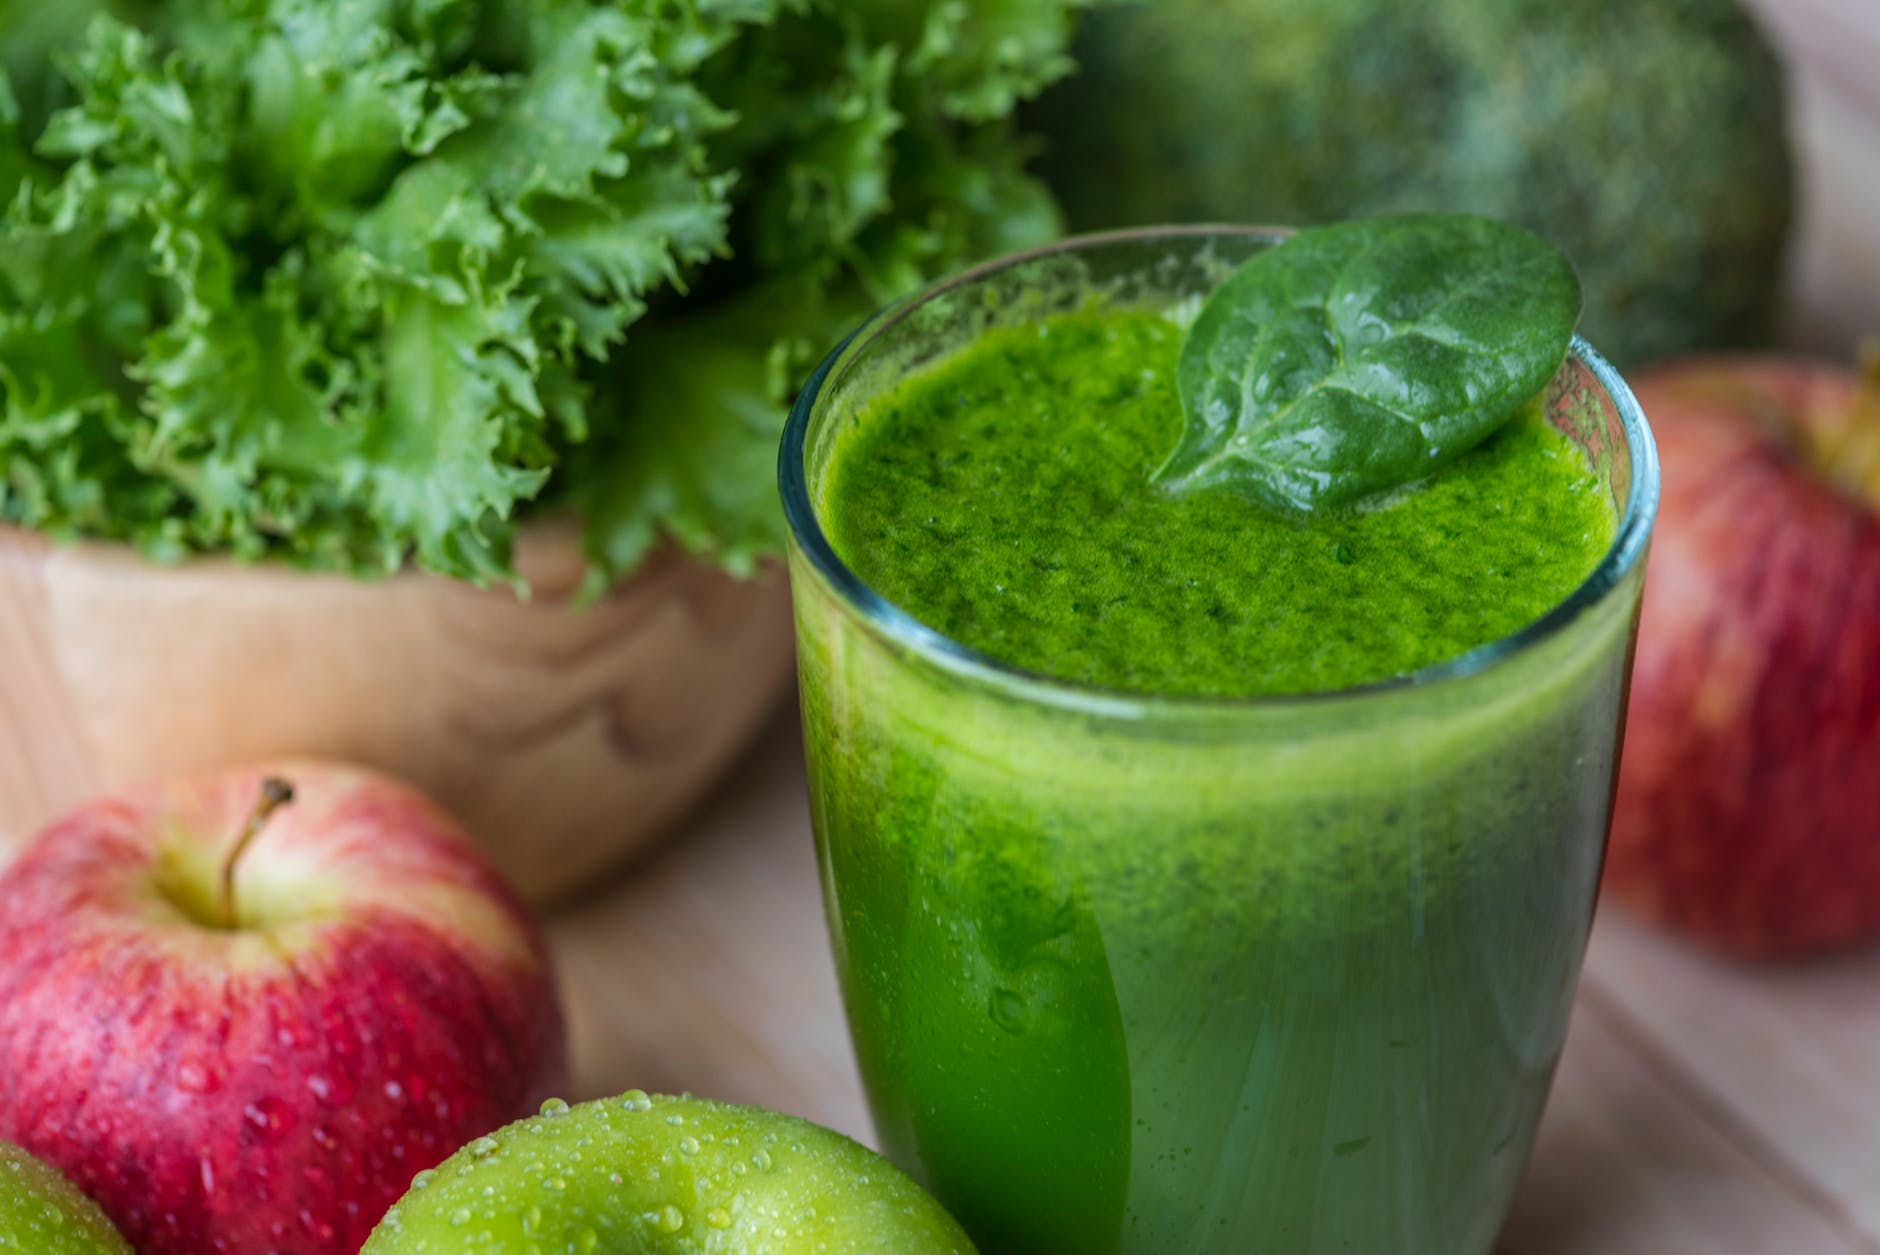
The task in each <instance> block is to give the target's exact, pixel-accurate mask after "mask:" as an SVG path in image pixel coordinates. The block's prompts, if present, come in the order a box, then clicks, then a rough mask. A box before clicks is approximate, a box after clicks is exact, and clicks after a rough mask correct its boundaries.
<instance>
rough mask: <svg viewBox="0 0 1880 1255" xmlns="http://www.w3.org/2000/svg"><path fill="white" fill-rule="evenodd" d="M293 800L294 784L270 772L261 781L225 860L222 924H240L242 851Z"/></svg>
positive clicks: (232, 925)
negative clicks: (238, 869)
mask: <svg viewBox="0 0 1880 1255" xmlns="http://www.w3.org/2000/svg"><path fill="white" fill-rule="evenodd" d="M293 800H294V786H293V785H291V784H289V783H288V782H287V781H285V780H283V779H281V778H280V777H279V776H269V777H268V778H267V779H265V780H263V781H262V782H261V796H260V797H259V798H257V799H256V800H255V807H254V809H253V810H251V811H249V812H248V819H247V821H246V822H245V823H243V824H242V830H241V835H240V836H238V837H236V838H235V844H234V846H233V847H231V848H230V850H229V852H228V857H227V858H225V859H223V860H222V899H221V914H222V926H223V927H224V928H228V929H233V928H234V927H235V926H236V924H237V922H238V921H237V919H236V916H235V868H236V867H237V865H239V864H240V863H241V861H242V855H244V854H246V853H248V849H249V847H250V846H252V845H253V844H254V843H255V839H256V838H257V837H259V836H260V835H261V830H262V829H263V828H265V827H267V826H268V820H269V819H271V818H273V816H274V812H275V811H278V810H280V809H281V807H283V806H285V805H287V804H288V803H289V802H291V801H293Z"/></svg>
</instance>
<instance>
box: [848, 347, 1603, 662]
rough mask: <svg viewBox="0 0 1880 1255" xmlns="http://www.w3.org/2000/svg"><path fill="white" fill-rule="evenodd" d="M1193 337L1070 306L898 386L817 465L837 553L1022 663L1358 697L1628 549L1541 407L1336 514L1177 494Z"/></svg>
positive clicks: (1579, 461)
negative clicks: (1184, 379)
mask: <svg viewBox="0 0 1880 1255" xmlns="http://www.w3.org/2000/svg"><path fill="white" fill-rule="evenodd" d="M1182 334H1183V329H1182V328H1181V327H1180V326H1178V325H1177V324H1176V323H1175V322H1173V321H1171V320H1170V319H1168V318H1166V317H1163V316H1161V315H1160V314H1158V313H1155V312H1150V311H1140V312H1134V313H1131V312H1115V311H1112V312H1108V313H1085V314H1072V315H1065V316H1061V317H1058V318H1054V319H1051V320H1049V321H1045V322H1041V323H1038V324H1035V325H1026V326H1022V327H1006V328H1001V329H998V330H996V331H993V332H991V333H989V334H988V335H986V336H984V337H983V338H982V339H981V340H979V341H978V342H977V343H975V344H974V345H973V347H972V348H971V349H970V350H969V351H967V352H964V353H961V354H959V355H957V356H956V357H954V358H952V359H950V360H948V361H946V362H943V363H941V364H939V365H937V366H935V367H933V368H931V369H929V370H926V371H924V372H922V373H920V374H918V375H916V376H914V377H912V378H910V379H908V380H906V381H904V382H903V383H902V384H901V385H900V386H899V387H898V388H896V389H894V390H893V391H891V392H889V393H887V394H886V395H884V396H882V397H880V398H878V399H877V400H876V401H875V402H874V403H873V405H872V406H871V407H870V409H869V411H868V412H867V413H865V414H863V415H860V416H858V419H857V421H856V423H855V425H854V427H853V428H852V430H851V431H849V432H848V433H847V434H846V435H845V436H844V437H843V438H842V440H841V441H840V442H839V443H838V444H837V445H836V447H835V449H834V451H833V452H832V453H831V455H830V458H829V462H828V464H827V467H826V468H825V470H824V473H823V478H822V481H821V485H820V488H821V491H820V494H819V495H820V502H819V505H820V513H821V515H822V517H823V519H824V522H825V526H826V527H827V529H828V532H829V537H830V541H831V543H832V544H833V546H834V547H835V550H836V552H837V554H838V555H840V556H841V557H842V559H843V560H844V561H845V562H847V563H848V564H849V566H850V567H851V568H853V569H854V570H855V572H856V573H857V574H858V575H860V576H861V577H862V579H863V580H864V581H865V582H867V583H868V584H869V585H870V586H871V587H873V588H874V589H875V590H876V591H877V592H879V593H880V594H881V595H882V596H884V597H886V598H887V599H888V600H889V601H891V602H893V603H894V604H896V605H898V606H900V607H901V608H902V609H904V610H906V611H907V612H908V613H910V614H912V615H913V616H914V617H915V618H916V619H919V620H920V621H921V622H923V623H926V624H928V625H929V626H931V627H933V628H936V629H938V630H939V631H941V632H943V633H945V634H946V635H948V636H950V637H952V638H953V639H954V640H957V641H960V642H961V643H963V644H966V645H969V646H971V647H973V648H974V649H977V650H979V651H980V652H981V653H984V654H987V655H989V656H991V657H993V658H997V659H1000V660H1001V661H1003V662H1007V663H1010V664H1013V665H1015V666H1019V667H1023V668H1025V669H1027V670H1030V671H1035V672H1038V673H1040V674H1044V675H1050V676H1055V677H1059V678H1062V679H1067V680H1072V681H1077V682H1081V683H1086V684H1094V685H1101V686H1105V687H1110V688H1122V689H1131V690H1135V691H1139V692H1148V693H1180V694H1196V695H1210V696H1250V695H1256V694H1272V693H1296V692H1323V691H1327V690H1331V689H1338V688H1346V687H1350V686H1352V685H1356V684H1362V683H1365V682H1367V681H1372V680H1380V679H1384V678H1386V677H1389V676H1393V675H1400V674H1404V673H1407V672H1411V671H1416V670H1418V669H1420V668H1422V667H1425V666H1428V665H1430V664H1432V663H1436V662H1441V661H1443V660H1445V659H1448V658H1453V657H1456V656H1457V655H1460V654H1462V653H1465V652H1467V651H1468V650H1470V649H1472V648H1474V647H1475V646H1477V645H1482V644H1486V643H1487V642H1489V641H1493V640H1496V639H1499V638H1500V637H1503V636H1506V635H1508V634H1510V633H1512V632H1514V631H1516V630H1517V629H1519V628H1521V627H1522V626H1524V625H1526V624H1527V623H1530V622H1532V621H1533V620H1535V619H1537V618H1539V617H1540V616H1541V615H1542V614H1543V613H1545V612H1546V611H1547V610H1548V609H1550V608H1551V607H1553V606H1554V605H1556V604H1558V603H1559V602H1560V601H1562V600H1563V599H1564V598H1565V597H1566V596H1567V594H1569V593H1570V592H1572V591H1573V589H1574V588H1575V587H1576V586H1578V585H1579V583H1580V582H1581V581H1582V580H1584V579H1585V578H1586V577H1587V575H1588V574H1590V573H1591V572H1592V570H1593V567H1594V565H1595V564H1596V563H1597V562H1598V561H1599V558H1600V556H1601V555H1602V554H1604V553H1605V551H1606V549H1607V547H1608V546H1609V545H1610V544H1611V543H1612V537H1613V532H1614V530H1615V528H1616V526H1617V523H1618V519H1617V515H1616V512H1615V511H1614V509H1613V504H1612V499H1611V497H1610V496H1609V495H1608V494H1606V493H1603V492H1602V491H1601V490H1600V485H1599V480H1598V477H1597V476H1596V475H1595V474H1594V472H1593V470H1592V468H1591V467H1589V466H1588V465H1587V464H1586V460H1585V458H1584V456H1583V455H1582V454H1581V453H1580V451H1579V450H1578V449H1576V448H1575V447H1574V446H1573V444H1572V442H1571V441H1570V440H1568V438H1567V437H1566V436H1564V435H1562V434H1561V433H1560V432H1558V431H1556V430H1554V429H1553V428H1552V427H1550V426H1548V425H1547V424H1546V423H1545V422H1544V421H1543V420H1542V419H1541V417H1540V415H1539V413H1538V411H1537V410H1536V409H1534V408H1533V407H1530V410H1529V412H1528V413H1526V414H1524V415H1522V416H1521V417H1520V418H1519V419H1517V420H1516V421H1514V422H1511V423H1509V424H1508V425H1507V426H1505V427H1504V428H1502V429H1501V431H1500V432H1499V433H1497V434H1496V435H1495V436H1492V437H1491V438H1490V439H1489V440H1488V442H1487V443H1486V444H1485V445H1484V446H1482V447H1479V448H1478V449H1476V450H1475V451H1474V452H1473V453H1471V454H1469V455H1467V456H1465V457H1464V458H1463V459H1462V460H1461V461H1460V462H1457V463H1455V464H1452V465H1451V466H1449V467H1446V468H1445V469H1444V470H1443V471H1442V472H1441V473H1440V474H1439V475H1437V476H1436V477H1435V478H1434V479H1433V480H1432V481H1430V482H1428V483H1426V484H1424V485H1420V486H1418V487H1416V488H1414V489H1411V490H1409V491H1406V492H1402V493H1399V494H1397V496H1396V497H1395V498H1394V499H1393V500H1390V501H1387V502H1384V503H1381V504H1376V505H1373V506H1370V507H1368V508H1363V509H1357V510H1349V511H1343V512H1340V513H1337V514H1333V515H1331V516H1330V517H1325V516H1319V515H1314V516H1311V517H1309V518H1307V517H1297V518H1288V517H1284V516H1280V515H1276V514H1273V513H1270V512H1268V511H1266V510H1264V509H1262V508H1260V507H1259V506H1256V505H1254V504H1252V503H1250V502H1247V501H1245V500H1242V499H1240V498H1239V497H1236V496H1234V495H1232V494H1230V493H1225V492H1204V493H1194V494H1190V495H1184V496H1176V495H1174V494H1172V493H1170V492H1168V491H1166V490H1164V489H1161V488H1159V487H1157V486H1156V485H1154V484H1153V483H1152V482H1151V476H1152V474H1153V472H1154V470H1155V468H1156V465H1157V464H1158V463H1159V462H1160V461H1161V459H1162V458H1163V457H1164V456H1165V455H1166V454H1167V452H1168V450H1169V449H1170V448H1172V447H1173V446H1174V444H1175V440H1176V437H1177V435H1178V434H1179V431H1180V427H1181V422H1182V411H1181V404H1180V401H1179V398H1178V397H1177V395H1176V386H1175V363H1176V356H1177V354H1178V353H1179V351H1180V348H1181V339H1182Z"/></svg>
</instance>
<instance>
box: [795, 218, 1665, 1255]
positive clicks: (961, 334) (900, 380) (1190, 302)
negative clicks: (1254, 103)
mask: <svg viewBox="0 0 1880 1255" xmlns="http://www.w3.org/2000/svg"><path fill="white" fill-rule="evenodd" d="M1282 238H1283V235H1282V234H1281V233H1278V232H1273V231H1264V230H1255V229H1234V228H1219V227H1195V228H1169V229H1158V230H1149V231H1142V232H1128V233H1121V234H1113V235H1107V236H1099V237H1088V238H1084V239H1080V240H1073V241H1070V242H1067V243H1064V244H1061V245H1058V246H1054V247H1051V248H1047V249H1044V250H1040V251H1036V252H1031V253H1027V254H1024V255H1021V256H1017V257H1013V258H1009V259H1005V260H1001V261H997V262H994V263H991V264H989V265H986V266H983V267H981V268H979V269H977V270H974V271H972V272H970V273H968V274H965V275H963V276H961V277H959V278H957V279H955V280H953V281H951V282H949V283H946V284H943V285H942V286H940V287H938V288H935V289H933V290H932V291H929V292H927V293H925V294H923V295H920V296H918V297H915V298H913V299H911V300H908V301H906V302H903V303H901V304H899V305H896V306H894V307H892V308H890V309H888V310H886V311H884V312H882V313H881V314H879V315H877V316H876V317H875V318H874V319H873V320H872V321H871V322H870V323H868V324H867V325H866V326H865V327H863V328H862V329H861V330H860V331H859V332H857V333H856V334H855V335H854V336H852V337H851V338H850V339H849V340H848V341H847V342H846V343H845V344H844V345H843V346H842V347H840V348H839V349H838V350H837V351H836V352H835V353H834V354H832V355H831V356H830V358H829V359H828V360H827V361H825V362H824V363H823V364H822V366H821V367H820V368H818V370H817V371H816V372H815V374H814V376H813V377H812V379H811V380H810V382H809V384H808V385H807V387H806V388H805V390H804V391H803V392H802V394H801V395H800V397H799V399H798V401H797V403H796V406H795V408H794V411H793V413H792V415H791V417H790V421H789V424H788V427H787V431H786V435H785V438H784V442H783V450H782V457H781V481H782V492H783V498H784V503H785V508H786V512H787V515H788V519H789V524H790V529H791V546H790V553H789V560H790V572H791V579H792V585H793V589H794V599H795V607H796V626H797V634H798V647H799V656H800V672H801V681H802V703H803V721H804V728H805V735H806V747H807V758H808V767H809V796H810V805H811V811H812V817H813V821H814V826H815V831H816V836H817V846H818V855H819V860H820V867H821V872H822V884H823V890H824V896H825V904H826V908H827V915H828V920H829V926H830V931H831V936H832V940H833V949H834V954H835V960H836V965H837V968H838V972H839V975H840V979H841V984H842V989H843V994H844V1000H845V1004H846V1007H847V1012H848V1017H849V1023H850V1029H851V1034H852V1037H853V1041H854V1045H855V1050H856V1054H857V1057H858V1060H859V1063H860V1066H861V1071H862V1075H863V1078H864V1081H865V1083H866V1087H867V1091H868V1095H869V1100H870V1105H871V1107H872V1110H873V1114H874V1118H875V1122H876V1127H877V1130H878V1132H879V1136H880V1139H881V1142H882V1143H883V1145H884V1148H885V1149H886V1150H887V1151H888V1152H889V1153H890V1154H891V1155H892V1156H893V1157H894V1158H895V1159H896V1160H897V1161H898V1162H900V1163H901V1164H902V1165H903V1166H905V1167H906V1168H908V1169H909V1170H911V1171H912V1172H913V1173H914V1174H915V1175H916V1176H917V1177H918V1178H919V1179H920V1180H921V1181H923V1182H924V1183H925V1184H926V1185H928V1186H929V1187H930V1188H931V1189H933V1190H934V1191H935V1192H936V1193H937V1194H938V1195H939V1197H940V1198H941V1200H942V1201H943V1202H945V1203H946V1204H947V1205H948V1206H949V1207H950V1208H951V1209H952V1210H953V1211H954V1213H955V1214H956V1215H957V1216H958V1217H959V1218H960V1220H961V1221H962V1222H963V1224H964V1225H965V1226H966V1228H967V1229H968V1231H969V1232H970V1233H971V1234H972V1235H973V1237H974V1240H975V1241H976V1242H977V1243H978V1244H979V1245H980V1248H981V1250H982V1252H983V1253H984V1255H1057V1253H1063V1255H1110V1253H1112V1252H1114V1253H1119V1255H1122V1253H1127V1255H1203V1253H1206V1255H1242V1253H1246V1252H1256V1253H1262V1252H1276V1253H1280V1255H1319V1253H1321V1252H1342V1253H1351V1252H1357V1253H1359V1255H1479V1253H1483V1252H1487V1251H1489V1250H1490V1249H1491V1247H1492V1245H1493V1243H1494V1239H1495V1235H1496V1231H1497V1229H1498V1228H1499V1226H1500V1224H1501V1222H1502V1220H1503V1217H1504V1215H1505V1213H1506V1211H1507V1208H1508V1206H1509V1203H1510V1199H1511V1196H1512V1194H1513V1192H1514V1190H1515V1186H1516V1184H1517V1181H1518V1179H1519V1178H1520V1176H1521V1173H1522V1169H1523V1166H1524V1164H1525V1161H1526V1159H1527V1156H1528V1153H1529V1149H1530V1147H1531V1144H1532V1142H1533V1139H1534V1134H1535V1129H1536V1126H1537V1124H1538V1122H1539V1120H1540V1115H1541V1108H1542V1105H1543V1103H1544V1101H1545V1098H1546V1094H1547V1089H1548V1086H1549V1083H1550V1080H1551V1077H1552V1074H1553V1070H1554V1066H1555V1063H1556V1061H1557V1059H1558V1058H1559V1055H1560V1051H1561V1046H1562V1043H1563V1039H1564V1037H1565V1033H1566V1028H1567V1018H1568V1012H1569V1008H1570V1006H1571V1003H1572V1000H1573V994H1574V987H1575V984H1576V981H1577V978H1578V975H1579V969H1580V963H1581V959H1582V956H1583V953H1584V949H1585V945H1586V939H1587V932H1588V928H1589V926H1590V922H1591V919H1592V915H1593V904H1594V895H1595V889H1596V887H1597V885H1598V881H1599V874H1600V866H1601V860H1602V857H1603V854H1604V846H1605V839H1606V832H1607V823H1608V818H1609V815H1610V807H1611V797H1612V783H1613V771H1614V765H1615V758H1616V755H1617V752H1618V748H1619V742H1620V729H1621V721H1622V712H1623V710H1624V705H1625V696H1626V686H1627V682H1628V678H1629V677H1628V670H1629V664H1630V659H1631V650H1632V639H1633V632H1634V628H1635V624H1636V618H1637V609H1638V602H1639V591H1640V586H1641V582H1642V579H1643V571H1644V557H1645V551H1646V546H1647V543H1648V539H1649V536H1650V532H1651V526H1652V520H1653V515H1654V511H1655V508H1656V502H1657V496H1658V474H1657V463H1656V455H1655V453H1654V449H1653V445H1652V442H1651V436H1650V433H1649V431H1648V429H1647V427H1646V424H1645V419H1644V416H1643V415H1642V414H1641V413H1640V412H1639V409H1638V406H1637V405H1636V403H1635V402H1634V401H1633V399H1632V396H1631V394H1630V393H1629V392H1628V391H1627V389H1626V387H1625V385H1624V383H1623V382H1622V381H1621V380H1620V379H1619V377H1618V375H1617V374H1616V373H1615V372H1614V371H1613V370H1612V368H1611V367H1609V366H1608V365H1607V364H1606V363H1605V362H1604V361H1602V360H1601V359H1600V358H1599V357H1598V356H1597V355H1596V354H1595V353H1594V352H1593V351H1592V349H1591V348H1589V347H1588V346H1587V345H1586V344H1585V343H1584V342H1583V341H1580V340H1577V339H1576V340H1575V341H1574V344H1573V347H1572V350H1571V352H1570V353H1569V354H1568V356H1567V360H1566V362H1565V365H1564V366H1563V367H1562V369H1561V370H1560V372H1559V373H1558V375H1557V376H1556V377H1555V378H1554V380H1553V382H1552V383H1551V384H1550V385H1549V387H1548V388H1547V389H1546V391H1545V393H1544V395H1543V396H1541V397H1538V398H1536V400H1535V402H1534V404H1533V405H1532V406H1531V407H1530V412H1528V413H1526V414H1523V415H1522V416H1521V417H1519V418H1518V419H1516V420H1513V421H1511V422H1510V423H1509V424H1507V426H1506V427H1505V428H1504V429H1502V430H1501V431H1499V432H1497V433H1496V434H1495V435H1494V436H1491V437H1490V438H1489V439H1488V440H1487V441H1485V442H1484V443H1483V444H1482V445H1481V446H1479V447H1478V448H1477V449H1475V450H1473V451H1471V452H1470V453H1468V454H1466V455H1464V456H1463V457H1462V458H1461V459H1459V460H1458V461H1456V462H1455V463H1453V464H1452V465H1451V466H1449V467H1448V468H1446V469H1445V470H1444V471H1442V472H1439V473H1438V475H1437V476H1436V477H1434V478H1433V479H1432V480H1430V481H1428V482H1427V483H1426V484H1425V485H1422V486H1418V487H1415V488H1412V489H1409V490H1406V491H1403V492H1400V493H1398V494H1396V495H1394V496H1393V497H1392V498H1391V499H1390V500H1388V501H1385V502H1382V503H1378V504H1375V505H1372V506H1368V507H1366V508H1364V509H1361V510H1357V511H1348V512H1345V513H1343V514H1338V515H1336V516H1334V517H1328V518H1324V519H1319V518H1316V517H1315V518H1312V519H1308V520H1301V519H1298V518H1286V517H1280V516H1276V515H1272V514H1269V513H1267V512H1265V511H1263V510H1261V509H1260V508H1259V507H1257V506H1254V505H1252V504H1250V503H1248V502H1246V501H1243V500H1241V499H1240V498H1238V497H1236V496H1234V495H1232V494H1221V493H1197V494H1192V495H1186V496H1183V497H1181V498H1179V499H1178V498H1175V497H1172V496H1171V495H1170V494H1168V493H1167V492H1165V491H1164V490H1162V489H1160V488H1159V487H1157V486H1156V485H1155V484H1154V483H1153V482H1152V475H1153V472H1154V470H1155V468H1156V466H1157V465H1158V464H1159V462H1160V461H1161V459H1163V458H1164V457H1165V456H1166V455H1167V453H1168V451H1169V449H1170V448H1171V447H1172V446H1173V445H1174V443H1175V441H1176V438H1177V436H1178V435H1179V432H1180V425H1181V421H1182V420H1181V414H1180V407H1179V404H1178V402H1177V398H1176V394H1175V391H1174V389H1175V384H1174V381H1173V379H1172V375H1173V364H1174V361H1175V353H1176V351H1177V349H1178V348H1179V344H1180V339H1181V335H1182V326H1183V322H1184V320H1185V319H1188V318H1191V317H1192V315H1193V312H1194V310H1195V308H1196V307H1197V305H1198V303H1199V301H1200V300H1201V299H1202V298H1204V297H1205V296H1206V295H1207V294H1208V293H1209V292H1210V291H1212V290H1213V288H1214V287H1216V286H1217V285H1218V284H1219V283H1220V282H1221V280H1222V279H1223V278H1224V277H1225V276H1226V275H1227V274H1228V273H1230V272H1231V271H1232V270H1233V268H1234V267H1235V266H1236V265H1238V264H1239V263H1241V262H1243V261H1244V260H1246V259H1247V258H1248V257H1250V256H1252V255H1253V254H1254V253H1255V252H1257V251H1258V250H1261V249H1265V248H1269V247H1272V246H1274V244H1275V243H1276V242H1277V241H1279V240H1280V239H1282Z"/></svg>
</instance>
